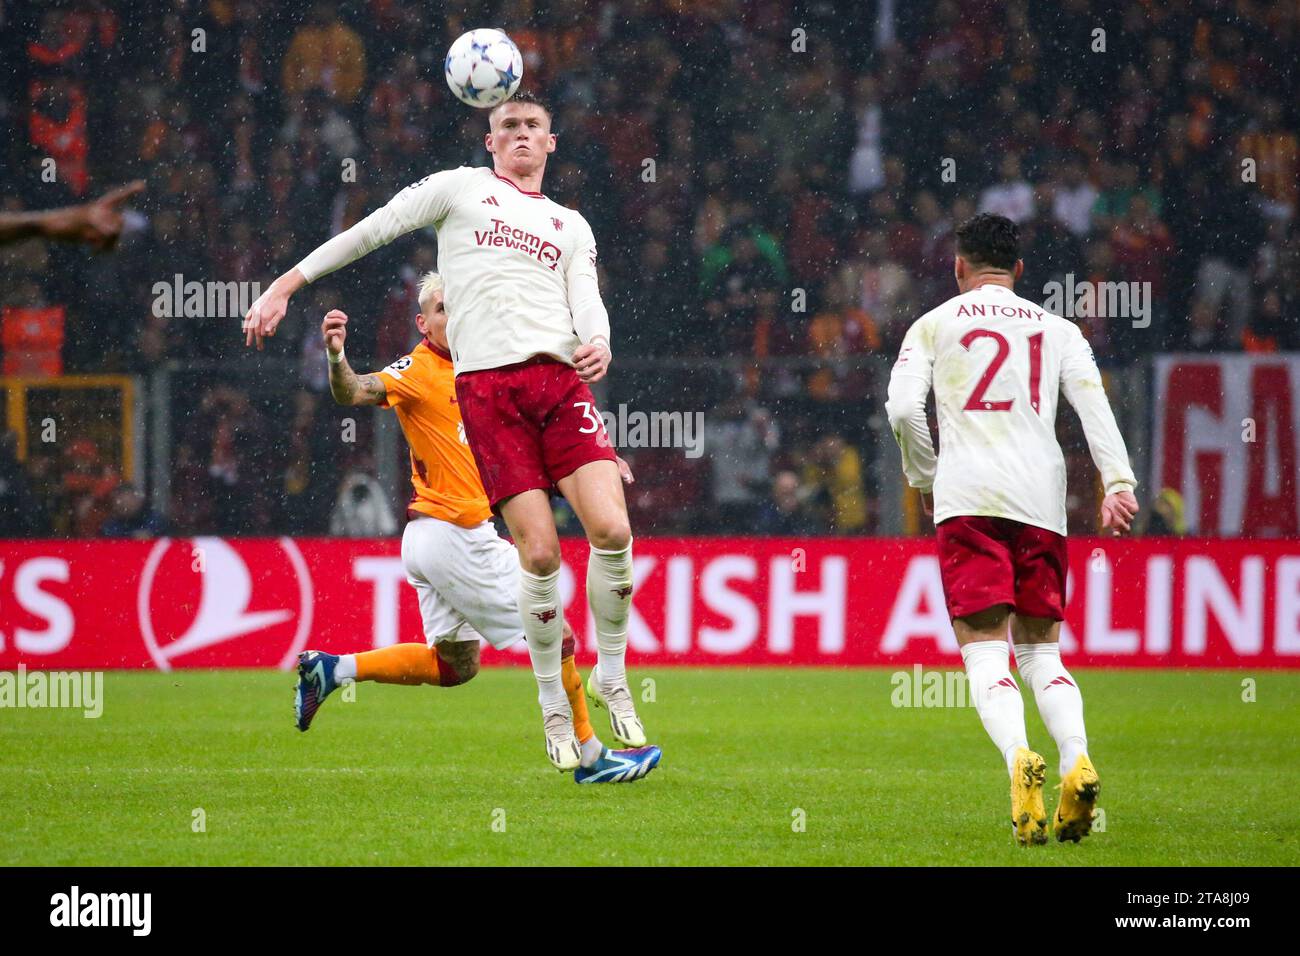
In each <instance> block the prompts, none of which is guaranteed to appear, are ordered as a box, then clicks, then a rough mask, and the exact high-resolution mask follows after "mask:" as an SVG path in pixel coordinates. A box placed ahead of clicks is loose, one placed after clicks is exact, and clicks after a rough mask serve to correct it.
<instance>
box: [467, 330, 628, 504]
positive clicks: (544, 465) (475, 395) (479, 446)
mask: <svg viewBox="0 0 1300 956" xmlns="http://www.w3.org/2000/svg"><path fill="white" fill-rule="evenodd" d="M456 398H457V400H458V402H459V403H460V415H461V419H462V421H464V423H465V438H466V439H467V440H468V441H469V447H470V450H471V451H472V452H473V453H474V461H475V462H476V463H477V464H478V473H479V477H480V478H482V479H483V488H484V490H485V491H486V492H487V496H488V501H490V502H491V503H492V505H493V507H495V506H496V504H497V503H498V502H499V501H502V500H503V499H505V498H509V497H510V496H511V495H517V494H519V493H520V492H521V491H528V490H529V489H532V488H541V489H544V490H546V491H548V492H549V491H550V490H552V489H553V488H554V487H555V484H556V482H558V481H559V480H560V479H561V478H564V477H565V476H567V475H571V474H573V473H574V472H575V471H577V470H578V469H579V468H580V467H582V466H583V465H585V464H587V462H589V461H615V460H616V459H617V455H616V454H615V452H614V448H613V446H612V444H611V442H610V440H609V436H608V435H607V434H606V432H605V422H604V420H603V419H602V418H601V417H600V412H599V410H597V408H596V400H595V399H594V398H593V397H592V394H591V389H589V388H588V387H587V386H586V385H585V384H584V383H583V381H582V380H581V379H580V378H578V373H577V372H576V371H574V369H573V367H572V366H571V365H565V364H564V363H563V362H560V361H557V360H555V359H552V358H545V357H542V356H538V357H536V358H532V359H529V360H528V361H527V362H520V363H518V364H516V365H506V366H502V367H501V368H489V369H482V370H480V371H477V372H464V373H462V374H460V375H457V376H456Z"/></svg>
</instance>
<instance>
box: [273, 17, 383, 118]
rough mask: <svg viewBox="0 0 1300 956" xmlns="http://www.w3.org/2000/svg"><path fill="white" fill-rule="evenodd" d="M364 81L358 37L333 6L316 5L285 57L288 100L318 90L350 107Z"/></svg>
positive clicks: (285, 81) (361, 50)
mask: <svg viewBox="0 0 1300 956" xmlns="http://www.w3.org/2000/svg"><path fill="white" fill-rule="evenodd" d="M365 78H366V51H365V47H364V46H363V45H362V43H361V36H360V35H359V34H358V33H357V32H356V31H355V30H353V29H351V28H350V27H348V26H347V25H346V24H344V23H343V22H342V21H341V20H339V19H338V15H337V12H336V10H335V5H334V4H333V3H316V4H315V5H313V6H312V9H311V13H310V14H309V16H308V18H307V22H306V23H305V24H303V26H301V27H300V28H299V29H298V31H297V32H296V33H295V34H294V35H293V40H292V41H290V43H289V50H288V52H287V53H286V54H285V56H284V89H285V92H287V93H289V94H290V95H291V96H301V95H303V94H304V93H306V92H307V91H308V90H320V91H322V92H323V93H325V94H326V95H327V96H329V97H330V98H331V99H333V100H336V101H338V102H340V103H351V102H353V101H354V100H355V99H356V98H357V96H358V95H359V94H360V93H361V87H362V84H363V83H365Z"/></svg>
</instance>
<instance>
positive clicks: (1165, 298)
mask: <svg viewBox="0 0 1300 956" xmlns="http://www.w3.org/2000/svg"><path fill="white" fill-rule="evenodd" d="M439 10H441V11H442V12H441V15H435V14H436V11H439ZM0 18H3V20H4V21H5V22H4V25H3V29H0V64H3V67H2V68H0V150H2V152H0V162H3V165H4V169H5V170H6V173H5V176H4V177H3V181H0V208H4V209H18V208H35V207H48V206H56V205H60V204H64V203H68V202H74V201H79V200H82V199H85V198H88V197H89V196H91V195H94V194H97V193H98V192H100V191H102V190H103V189H105V188H107V187H108V186H111V185H114V184H116V183H119V182H124V181H126V180H128V179H133V178H136V177H140V178H143V179H145V180H146V182H147V183H148V189H147V192H146V194H145V195H143V196H142V197H140V198H139V199H138V200H137V201H136V203H135V206H136V208H137V210H138V214H137V215H135V216H133V217H132V219H131V221H130V223H129V224H128V230H127V234H126V235H125V236H124V238H123V241H122V242H121V244H120V246H119V248H118V249H117V251H116V252H115V253H113V254H111V255H95V256H91V255H88V254H87V253H85V252H84V251H83V250H80V249H74V248H69V247H65V246H60V245H49V244H44V243H41V242H38V241H33V242H29V243H26V244H24V245H21V246H16V247H13V248H12V249H10V250H7V251H6V252H4V253H3V259H2V264H0V307H3V309H4V312H5V317H6V323H9V322H10V321H15V322H16V321H17V319H16V317H18V316H21V315H24V314H41V315H57V319H55V320H54V323H55V325H56V326H58V329H59V330H61V331H59V332H58V335H59V340H58V345H57V347H56V352H57V354H56V355H55V356H54V358H53V367H52V368H51V367H45V368H43V370H44V371H47V372H48V371H62V372H66V373H73V372H95V373H103V372H124V373H131V374H140V375H148V374H149V373H151V372H153V371H154V370H155V369H157V368H159V367H161V366H162V365H163V364H164V363H167V362H169V361H176V362H182V363H191V366H190V367H191V368H195V369H202V370H203V371H202V374H192V375H189V376H186V377H184V378H177V379H175V380H174V381H175V382H177V383H180V382H183V383H184V387H180V386H179V385H178V387H177V388H176V390H175V392H174V394H172V395H171V396H170V397H169V401H170V403H171V405H172V442H173V443H174V447H173V449H172V462H173V468H172V476H171V482H170V487H171V501H170V505H169V507H168V508H167V509H166V510H167V514H166V515H159V514H155V513H154V512H153V511H152V510H151V509H150V508H149V506H148V504H147V503H146V497H145V496H144V495H143V494H141V489H139V488H137V487H132V486H129V485H126V484H125V483H124V482H123V480H122V479H121V478H120V476H119V474H118V472H117V471H116V470H115V465H114V463H113V462H112V461H111V460H110V459H111V457H112V456H111V455H108V454H107V452H106V450H105V449H104V448H102V447H97V446H96V444H95V442H94V441H93V440H91V439H87V438H80V439H79V440H64V441H60V442H57V443H54V444H52V445H49V446H42V445H41V444H40V443H29V446H28V454H27V460H26V461H25V462H22V463H20V462H18V460H17V452H16V446H15V445H14V443H13V442H12V441H6V442H4V443H0V498H3V499H4V501H3V504H2V505H0V516H3V517H2V518H0V521H3V522H4V524H5V526H4V527H0V534H48V533H58V534H101V533H102V534H121V535H134V534H145V535H147V534H153V533H158V532H160V531H163V530H168V531H173V532H178V533H197V532H215V533H223V534H237V533H247V534H265V533H329V532H331V531H332V532H334V533H391V530H392V529H393V528H395V524H394V522H393V515H394V514H399V513H400V511H399V508H400V505H399V503H397V502H386V501H384V500H383V491H382V489H380V488H379V486H378V485H377V483H376V482H375V481H374V478H373V475H374V468H375V462H374V455H375V453H376V452H375V443H374V441H373V437H372V434H371V430H370V428H369V427H368V425H367V424H366V423H365V422H359V423H358V424H359V425H360V428H359V429H358V435H357V437H356V440H355V441H352V442H347V443H344V442H341V441H340V438H339V435H340V420H341V418H342V417H343V415H344V412H345V410H340V409H336V408H335V407H334V406H333V405H332V404H331V403H330V400H329V394H328V388H327V386H326V379H325V368H324V355H323V351H322V348H321V345H320V339H319V332H318V328H317V326H318V324H319V317H320V316H321V315H322V314H323V313H324V312H325V311H326V310H327V309H328V308H331V307H340V308H343V309H344V310H345V311H347V312H349V314H350V315H352V316H353V317H354V322H353V324H352V326H351V336H350V338H349V341H348V352H349V355H350V356H352V361H353V363H354V364H356V365H357V366H358V367H360V366H362V365H364V364H366V363H367V361H368V362H369V363H370V364H371V365H372V366H378V365H383V364H387V362H389V361H391V360H392V359H393V358H395V357H397V356H398V355H400V354H401V353H402V352H403V351H405V349H406V348H407V347H409V346H410V345H411V344H412V337H413V335H414V334H415V333H414V328H413V323H412V317H413V316H414V314H415V312H416V311H417V309H416V304H415V285H416V280H417V278H418V276H419V275H420V274H421V273H422V272H423V271H425V270H427V269H430V268H433V267H434V265H435V263H436V242H435V238H434V236H433V235H432V234H431V233H422V234H418V235H416V236H413V237H407V238H406V239H403V240H401V241H399V242H396V243H394V244H393V245H391V246H389V247H387V248H385V249H383V250H381V251H379V252H377V253H376V254H374V255H373V256H371V257H370V258H368V259H367V260H366V262H365V264H364V266H361V267H354V268H352V269H349V270H345V271H344V272H341V273H337V274H335V275H334V276H330V277H329V278H327V279H325V280H322V281H321V282H320V283H318V284H317V285H316V286H313V287H312V288H311V289H310V290H309V291H308V293H307V294H304V295H303V296H300V297H299V298H298V299H296V300H295V301H294V304H293V307H292V309H291V311H290V316H289V318H288V319H287V320H286V322H285V323H284V325H283V326H281V329H280V332H279V334H278V335H277V336H276V338H275V339H273V340H272V341H271V343H270V348H269V350H268V351H269V357H268V356H263V357H257V358H255V357H253V356H251V355H250V354H249V353H247V352H245V351H244V349H243V338H242V336H241V335H240V334H239V331H238V327H239V315H241V314H242V313H238V314H236V313H235V312H233V311H232V312H229V313H228V314H223V315H213V314H205V315H199V316H184V315H181V316H177V315H174V314H173V315H171V316H170V317H169V316H168V315H167V314H165V313H167V312H168V311H173V312H174V311H176V310H167V309H160V308H159V307H158V304H157V295H158V294H157V293H156V291H155V284H156V283H159V282H162V283H166V284H170V283H171V282H172V280H173V277H174V276H177V275H180V276H183V277H184V279H185V281H190V280H197V281H200V282H223V283H224V282H230V281H235V282H244V283H253V282H262V283H265V282H269V280H270V279H271V278H272V277H273V276H275V275H277V274H279V273H280V272H282V271H283V270H284V269H286V268H287V267H288V266H290V265H292V264H293V263H294V262H296V261H297V260H298V259H299V258H301V257H302V256H303V255H304V254H305V253H307V252H308V251H310V250H311V249H312V248H313V247H314V246H315V245H316V244H318V243H319V242H321V241H323V240H324V239H326V238H327V237H329V236H330V235H332V234H334V233H336V232H338V231H339V230H341V229H344V228H346V227H348V226H350V225H351V224H353V223H354V222H356V221H357V220H358V219H360V218H361V217H363V216H364V215H365V214H366V213H368V212H369V211H370V210H372V209H374V208H376V207H377V206H379V205H381V204H383V203H384V202H385V201H386V200H387V199H388V197H389V196H390V195H392V194H393V193H394V192H396V191H397V190H398V189H400V188H401V187H402V186H404V185H406V184H407V183H409V182H412V181H414V180H416V179H419V178H421V177H422V176H424V175H426V174H427V173H429V172H431V171H434V170H437V169H440V168H446V167H450V166H456V165H461V164H483V163H485V162H486V160H487V154H486V153H485V152H484V151H483V149H482V133H483V129H484V116H483V115H482V114H481V113H478V112H477V111H474V110H470V109H468V108H466V107H463V106H461V105H460V104H459V103H457V102H455V101H454V99H453V98H452V97H451V96H450V94H449V93H448V91H447V89H446V87H445V84H444V83H443V80H442V76H441V73H442V55H443V51H444V50H445V49H446V47H447V45H448V44H449V42H450V40H451V39H453V38H454V37H455V36H457V35H458V34H459V33H460V32H462V31H463V30H465V29H467V28H470V27H473V26H480V25H503V26H504V27H505V28H506V29H507V30H508V31H509V32H510V34H511V36H512V37H513V39H514V40H515V41H516V42H517V43H518V44H519V46H520V47H521V49H522V50H523V51H524V55H525V77H526V79H525V83H526V85H527V86H528V87H529V88H531V89H532V90H534V91H535V92H539V93H541V94H542V95H544V96H545V97H546V98H548V99H549V100H550V101H551V102H552V103H553V104H554V106H555V108H556V117H555V128H556V132H557V133H558V135H559V144H560V145H559V149H558V151H557V153H556V154H555V156H554V157H553V158H552V160H551V164H550V166H549V167H548V172H547V180H546V192H547V194H548V195H550V196H551V197H552V198H554V199H555V200H556V201H558V202H560V203H563V204H565V205H572V206H575V207H577V208H578V209H580V210H581V211H582V213H583V215H584V216H586V217H587V218H588V220H590V222H591V224H592V227H593V229H594V231H595V234H596V236H597V238H598V240H599V241H600V243H601V270H602V287H603V290H604V293H605V298H606V302H607V304H608V306H609V311H610V314H611V320H612V324H613V330H614V338H615V342H614V353H615V358H616V361H615V366H614V369H615V371H614V382H613V383H612V384H611V386H610V387H611V390H612V391H611V398H610V400H611V401H612V400H614V399H615V398H617V397H619V394H620V393H618V392H617V390H618V388H619V385H618V376H619V374H620V372H619V362H620V360H636V361H641V360H654V359H659V360H671V364H664V365H663V366H662V367H652V371H653V374H654V376H655V378H656V379H657V381H658V382H659V392H658V397H657V398H656V399H655V400H656V401H662V402H664V403H665V404H664V405H663V406H656V407H676V408H683V409H691V410H703V411H705V412H706V418H707V422H708V424H707V426H706V439H705V454H704V455H703V456H702V457H700V458H698V459H690V458H687V457H686V456H684V455H683V454H682V453H681V451H680V450H678V449H651V450H644V451H640V452H631V453H629V454H628V457H629V458H630V459H631V460H632V463H633V467H634V468H635V469H636V471H637V473H638V476H639V480H638V483H637V484H636V485H635V486H633V488H632V489H631V490H630V492H629V503H630V505H631V507H632V511H633V515H632V518H633V526H634V527H636V528H638V529H639V530H645V531H661V532H667V531H682V532H704V531H744V532H756V533H774V534H800V535H805V534H820V533H837V534H861V533H871V532H872V531H873V530H875V529H876V527H877V524H878V520H879V514H878V510H879V503H878V501H877V495H876V491H875V489H876V485H875V482H874V481H873V480H872V478H871V475H870V472H869V464H870V462H871V461H872V460H874V458H875V457H876V456H877V455H881V454H884V455H888V456H889V458H890V464H891V465H893V456H894V454H895V452H894V449H893V448H892V447H890V448H879V447H876V445H875V444H874V439H873V437H872V434H873V432H872V429H871V428H870V427H869V424H870V422H871V420H872V417H873V416H878V415H879V414H880V407H881V402H882V394H883V387H884V383H883V379H881V378H880V369H881V367H882V365H881V362H880V361H875V362H873V361H871V360H872V359H873V357H874V358H876V359H883V360H886V361H885V364H884V367H885V368H887V360H889V359H892V356H893V355H894V354H895V352H896V350H897V347H898V343H899V341H900V339H901V337H902V334H903V332H904V331H905V329H906V328H907V326H908V324H909V323H910V322H911V321H912V320H913V319H915V318H916V317H918V316H919V315H920V314H921V313H923V312H924V311H926V310H927V309H929V308H931V307H933V306H934V305H937V304H938V303H940V302H941V301H943V300H944V299H945V298H947V297H948V296H950V295H952V294H953V292H954V287H953V283H952V278H951V268H952V266H951V263H952V251H953V245H952V231H953V228H954V224H956V223H958V222H960V221H961V220H962V219H964V218H966V217H968V216H969V215H971V214H973V213H974V212H976V211H980V210H987V211H994V212H1000V213H1002V214H1004V215H1007V216H1010V217H1011V218H1013V219H1015V220H1017V221H1018V222H1019V223H1020V225H1021V229H1022V243H1023V249H1024V258H1025V261H1026V273H1025V276H1024V278H1023V280H1022V289H1024V290H1026V291H1025V294H1026V295H1029V296H1031V297H1042V296H1043V295H1045V292H1044V291H1043V290H1045V288H1046V287H1047V284H1048V283H1050V282H1053V281H1057V282H1062V283H1065V282H1067V279H1066V277H1067V275H1068V276H1072V277H1073V281H1074V282H1076V283H1082V282H1136V283H1144V284H1146V285H1144V286H1143V288H1145V289H1148V290H1149V293H1150V299H1149V306H1150V311H1149V316H1150V323H1149V324H1148V325H1143V324H1142V323H1134V322H1133V321H1130V317H1129V316H1127V315H1124V316H1109V317H1108V316H1106V315H1104V314H1098V313H1100V312H1104V311H1105V310H1104V309H1098V308H1092V309H1088V308H1085V309H1083V312H1084V313H1085V314H1080V315H1078V316H1077V318H1078V320H1079V321H1080V322H1081V324H1082V326H1083V328H1084V330H1085V333H1086V335H1087V336H1088V338H1089V340H1090V341H1091V343H1092V345H1093V348H1094V351H1095V353H1096V355H1097V357H1098V360H1099V361H1100V362H1101V363H1102V364H1103V366H1105V367H1112V368H1115V367H1122V366H1124V365H1126V364H1128V363H1131V362H1134V361H1140V360H1142V359H1143V358H1144V357H1145V356H1148V355H1150V354H1151V353H1153V352H1159V351H1170V350H1191V351H1197V350H1216V351H1217V350H1247V351H1274V350H1287V349H1297V348H1300V321H1297V318H1298V316H1297V307H1298V305H1300V303H1298V301H1297V295H1298V294H1300V242H1298V240H1297V227H1296V217H1295V215H1294V213H1295V208H1296V200H1297V190H1298V189H1300V147H1298V140H1297V129H1298V128H1300V116H1298V115H1297V103H1298V102H1300V99H1298V98H1297V95H1296V94H1297V93H1298V92H1300V90H1298V89H1297V84H1296V62H1295V61H1296V58H1295V50H1296V49H1298V48H1300V13H1298V12H1297V8H1296V7H1295V5H1294V4H1271V3H1268V2H1263V0H1237V2H1235V3H1221V2H1214V0H1182V2H1174V3H1164V2H1142V0H1113V2H1097V0H1060V2H1059V3H1052V4H1037V3H1031V2H1028V0H1008V2H994V0H939V2H937V3H935V4H907V3H903V2H901V0H874V2H866V0H864V2H840V3H835V2H825V0H820V2H819V0H808V2H797V0H755V2H740V0H619V2H617V3H615V2H610V0H535V2H533V0H505V2H497V3H474V2H469V3H462V4H456V5H454V9H453V5H446V6H445V7H444V5H443V4H440V3H423V2H415V0H369V2H361V0H358V2H354V3H329V2H319V3H304V4H299V3H290V4H257V3H253V2H251V0H206V2H201V0H137V2H132V3H130V4H125V3H109V2H97V0H80V2H77V0H66V2H59V3H52V4H43V5H28V6H22V7H14V6H13V5H11V4H10V3H6V2H4V0H0ZM1098 30H1101V31H1102V32H1101V34H1100V36H1099V34H1098V33H1097V31H1098ZM1099 44H1101V48H1099ZM51 160H52V161H53V162H52V163H51ZM52 170H53V173H52V172H51V171H52ZM160 313H163V314H160ZM15 342H16V340H14V339H9V338H6V343H7V344H6V346H5V353H4V359H5V364H4V369H5V373H6V374H11V375H13V374H23V373H29V372H31V371H33V370H32V369H30V368H26V367H25V366H24V362H25V361H29V360H30V358H31V356H30V355H28V354H26V353H25V352H24V350H23V349H22V348H21V346H18V345H16V344H14V343H15ZM268 360H269V361H270V362H272V363H275V362H278V363H279V364H270V365H264V367H265V368H270V369H273V370H275V371H274V374H262V375H251V376H250V374H249V373H248V371H247V369H249V368H251V367H253V366H254V365H255V363H257V362H263V363H265V362H267V361H268ZM691 360H694V361H693V362H692V361H691ZM719 360H725V361H719ZM193 363H206V364H203V365H196V364H193ZM47 366H48V362H47ZM634 367H635V366H634ZM656 368H657V370H655V369H656ZM701 370H707V372H708V374H704V372H702V371H701ZM700 382H707V383H708V385H707V387H701V386H700V384H699V383H700ZM628 400H630V401H632V402H634V403H644V402H645V400H646V399H645V397H644V394H642V395H637V394H633V395H631V396H630V398H629V399H628ZM1120 401H1121V404H1122V402H1123V399H1122V398H1121V399H1120ZM1069 417H1070V416H1069V414H1068V413H1066V414H1065V415H1063V416H1062V418H1063V419H1067V418H1069ZM1077 437H1078V436H1075V439H1076V440H1075V441H1074V446H1075V447H1078V445H1079V442H1078V440H1077ZM1070 460H1071V467H1072V476H1073V477H1072V482H1073V487H1074V489H1075V490H1076V496H1077V497H1078V499H1079V500H1078V503H1077V505H1078V506H1077V511H1078V515H1079V517H1078V518H1075V519H1074V520H1075V521H1076V522H1077V521H1082V522H1083V524H1082V527H1091V526H1092V524H1093V522H1094V521H1095V519H1094V518H1093V517H1092V516H1091V511H1092V510H1093V502H1092V501H1091V499H1090V497H1089V495H1088V494H1087V493H1086V489H1087V488H1089V487H1091V484H1090V483H1091V482H1092V481H1093V480H1094V479H1093V477H1092V472H1091V466H1090V464H1088V463H1087V459H1086V455H1072V456H1071V459H1070ZM1080 463H1082V467H1079V465H1080ZM895 467H896V466H895ZM11 505H13V507H11ZM1072 517H1073V516H1072ZM1075 526H1076V527H1079V526H1080V525H1078V524H1075Z"/></svg>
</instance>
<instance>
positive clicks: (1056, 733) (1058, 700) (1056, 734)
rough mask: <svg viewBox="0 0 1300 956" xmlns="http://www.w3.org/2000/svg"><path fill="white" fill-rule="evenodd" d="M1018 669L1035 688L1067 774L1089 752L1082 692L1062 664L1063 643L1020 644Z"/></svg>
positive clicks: (1044, 719) (1048, 729)
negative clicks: (1084, 723) (1081, 756)
mask: <svg viewBox="0 0 1300 956" xmlns="http://www.w3.org/2000/svg"><path fill="white" fill-rule="evenodd" d="M1016 668H1017V669H1018V670H1019V671H1020V673H1021V675H1022V676H1023V677H1024V679H1025V683H1026V684H1028V685H1029V687H1030V689H1032V690H1033V692H1034V701H1035V702H1036V703H1037V704H1038V713H1039V714H1040V715H1041V716H1042V718H1043V723H1044V724H1046V725H1047V732H1048V733H1049V734H1051V735H1052V739H1053V740H1055V741H1056V749H1057V750H1058V751H1059V752H1060V756H1061V763H1060V771H1061V776H1062V777H1064V776H1065V775H1066V774H1067V773H1069V772H1070V771H1071V770H1073V769H1074V762H1075V760H1077V759H1078V758H1079V755H1080V754H1085V753H1087V752H1088V734H1087V731H1085V730H1084V728H1083V695H1082V694H1081V693H1079V686H1078V685H1077V684H1076V683H1075V682H1074V678H1073V677H1071V676H1070V672H1069V671H1067V670H1066V669H1065V665H1064V664H1062V663H1061V645H1060V644H1059V643H1056V642H1052V643H1051V644H1017V645H1016Z"/></svg>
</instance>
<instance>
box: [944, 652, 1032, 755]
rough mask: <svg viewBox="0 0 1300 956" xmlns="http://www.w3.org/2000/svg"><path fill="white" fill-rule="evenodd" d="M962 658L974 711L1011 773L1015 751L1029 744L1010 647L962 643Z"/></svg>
mask: <svg viewBox="0 0 1300 956" xmlns="http://www.w3.org/2000/svg"><path fill="white" fill-rule="evenodd" d="M961 659H962V660H963V661H964V662H965V664H966V674H967V676H968V677H969V678H970V685H971V692H972V693H973V694H974V695H975V710H976V712H977V713H978V714H979V715H980V720H981V721H983V723H984V729H985V730H986V731H988V735H989V737H991V738H992V739H993V743H994V745H995V746H996V747H997V748H998V753H1000V754H1002V759H1003V760H1005V761H1006V764H1007V773H1011V772H1012V770H1013V768H1014V761H1015V756H1016V750H1017V749H1018V748H1020V747H1028V746H1029V743H1028V737H1027V735H1026V734H1025V702H1024V700H1022V699H1021V697H1020V688H1019V687H1017V686H1016V682H1015V681H1014V680H1012V678H1011V648H1010V647H1008V645H1007V642H1006V641H974V642H972V643H970V644H963V645H962V648H961Z"/></svg>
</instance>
